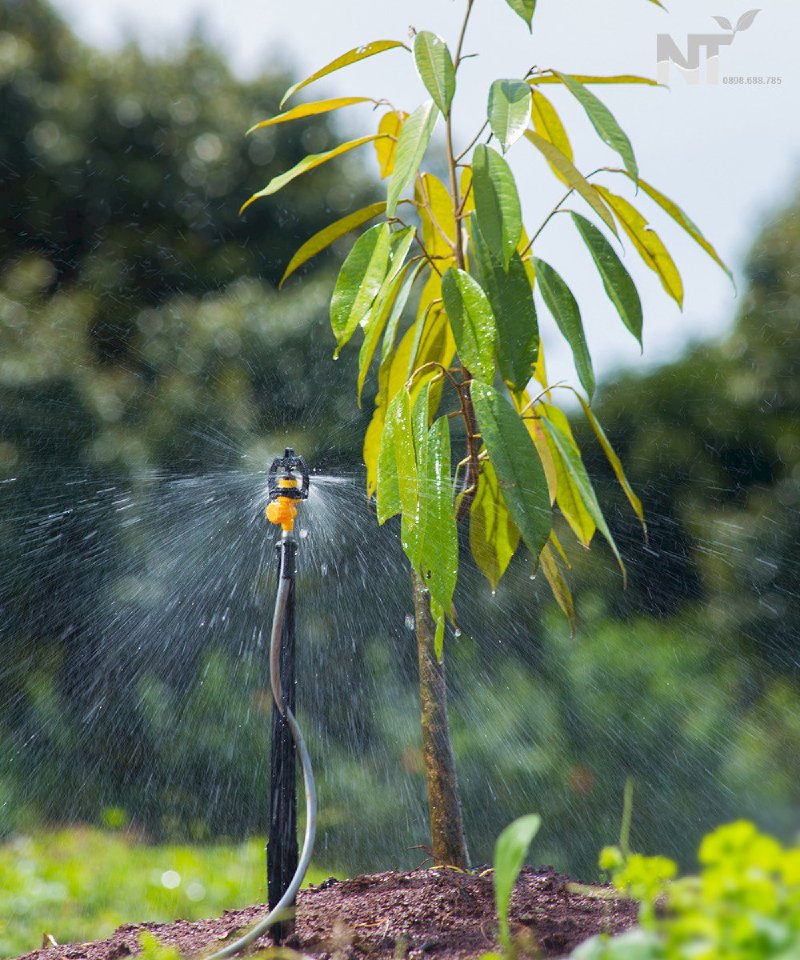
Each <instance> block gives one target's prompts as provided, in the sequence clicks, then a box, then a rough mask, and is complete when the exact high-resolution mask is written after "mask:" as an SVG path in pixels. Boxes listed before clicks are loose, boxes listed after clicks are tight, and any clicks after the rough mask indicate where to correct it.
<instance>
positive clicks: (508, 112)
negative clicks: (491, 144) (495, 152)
mask: <svg viewBox="0 0 800 960" xmlns="http://www.w3.org/2000/svg"><path fill="white" fill-rule="evenodd" d="M530 114H531V88H530V87H529V86H528V84H527V83H525V81H524V80H495V81H494V83H493V84H492V85H491V87H489V102H488V104H487V107H486V115H487V117H488V118H489V126H490V127H491V128H492V133H493V134H494V135H495V136H496V137H497V139H498V141H499V143H500V146H501V147H502V148H503V153H505V152H506V151H507V150H508V148H509V147H510V146H512V144H514V143H516V142H517V140H519V138H520V137H521V136H522V134H523V133H524V132H525V128H526V127H527V126H528V119H529V117H530Z"/></svg>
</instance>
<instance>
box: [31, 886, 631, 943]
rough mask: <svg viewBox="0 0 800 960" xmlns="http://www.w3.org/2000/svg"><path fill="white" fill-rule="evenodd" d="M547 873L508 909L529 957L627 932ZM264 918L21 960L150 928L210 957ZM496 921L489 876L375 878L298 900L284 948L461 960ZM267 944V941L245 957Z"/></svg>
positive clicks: (162, 926)
mask: <svg viewBox="0 0 800 960" xmlns="http://www.w3.org/2000/svg"><path fill="white" fill-rule="evenodd" d="M568 883H569V881H568V878H567V877H563V876H561V875H559V874H557V873H555V872H553V871H552V870H549V869H546V868H544V869H540V870H538V871H534V870H530V869H525V870H523V872H522V874H521V875H520V878H519V881H518V883H517V886H516V889H515V891H514V896H513V899H512V903H511V923H512V930H513V931H514V933H515V935H516V936H517V937H518V938H520V941H521V943H522V944H523V945H524V948H525V949H524V953H525V954H526V955H528V956H532V957H563V956H565V955H566V954H568V953H569V952H570V951H571V950H572V948H573V947H575V946H577V944H579V943H581V942H582V941H584V940H586V939H587V938H588V937H591V936H593V935H594V934H596V933H600V932H604V931H605V932H608V933H617V932H620V931H622V930H625V929H627V928H629V927H631V926H632V925H633V923H634V921H635V907H634V905H633V904H632V903H631V902H625V901H619V900H612V899H599V898H590V897H586V896H583V895H581V894H579V893H576V892H574V891H572V890H570V889H569V887H568ZM263 914H264V907H263V906H253V907H247V908H246V909H244V910H231V911H228V912H226V913H225V914H224V915H223V916H222V917H217V918H214V919H211V920H198V921H197V922H194V923H190V922H189V921H187V920H178V921H176V922H175V923H142V924H130V925H126V926H123V927H120V928H119V929H118V930H117V931H116V932H115V933H114V935H113V936H112V937H110V938H109V939H108V940H98V941H96V942H94V943H81V944H68V945H64V946H58V947H49V948H47V949H46V950H37V951H35V952H34V953H29V954H26V955H25V960H120V958H123V957H127V956H130V955H134V954H136V953H137V952H138V949H139V947H138V937H139V935H140V934H141V933H142V932H143V931H145V930H150V931H152V933H154V934H155V935H156V936H157V937H158V938H159V939H160V940H161V941H162V942H163V943H166V944H174V945H175V946H176V947H178V948H179V949H180V951H181V952H182V953H183V954H185V955H189V956H191V955H197V954H200V953H203V952H206V953H207V952H210V951H211V950H212V949H214V948H217V947H219V946H222V944H223V942H224V940H225V939H227V938H230V937H231V935H232V934H233V933H235V932H236V931H238V930H241V929H242V928H243V927H247V926H248V925H250V924H252V923H254V922H255V921H256V920H258V919H260V918H261V917H262V916H263ZM495 934H496V919H495V909H494V894H493V888H492V878H491V874H490V873H486V874H484V875H481V876H474V875H468V874H463V873H460V872H457V871H455V870H448V869H437V870H415V871H413V872H412V873H396V872H394V871H392V872H389V873H377V874H373V875H371V876H363V877H355V878H354V879H352V880H343V881H336V880H327V881H325V883H323V884H320V886H318V887H309V888H308V889H307V890H303V891H302V892H301V893H300V895H299V898H298V904H297V919H296V927H295V932H294V934H293V935H292V936H291V937H290V938H289V939H288V940H287V941H286V944H285V945H286V946H290V947H293V948H294V949H295V950H298V951H300V952H301V953H303V954H305V955H306V956H309V957H314V958H317V960H383V958H387V960H389V958H394V957H398V956H406V957H407V958H408V960H422V958H431V960H465V958H468V957H477V956H479V955H480V954H481V953H483V952H484V951H486V950H492V949H496V947H497V939H496V935H495ZM270 945H271V941H270V939H269V937H268V936H265V937H263V938H262V939H261V940H259V941H257V943H256V944H255V945H254V947H253V948H251V950H255V949H260V948H263V947H267V946H270Z"/></svg>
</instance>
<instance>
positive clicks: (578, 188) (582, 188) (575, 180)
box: [525, 130, 617, 235]
mask: <svg viewBox="0 0 800 960" xmlns="http://www.w3.org/2000/svg"><path fill="white" fill-rule="evenodd" d="M525 136H526V137H527V139H528V140H530V142H531V143H532V144H533V145H534V147H536V149H537V150H539V152H540V153H541V154H542V155H543V156H544V158H545V160H547V162H548V163H549V164H550V166H551V167H552V168H553V170H555V172H556V175H557V176H558V177H559V179H560V180H563V182H564V183H566V184H567V186H569V187H572V188H573V190H575V192H576V193H578V194H579V196H581V197H583V199H584V200H585V201H586V202H587V203H588V204H589V206H590V207H591V208H592V210H594V212H595V213H596V214H597V215H598V217H600V219H601V220H602V221H603V223H605V225H606V226H607V227H608V229H609V230H611V232H612V233H613V234H615V235H616V233H617V225H616V224H615V223H614V217H613V216H612V214H611V211H610V210H609V209H608V207H607V206H606V205H605V203H604V202H603V198H602V197H601V196H600V194H599V192H598V188H597V187H595V186H593V185H592V184H591V183H589V181H588V180H587V179H586V178H585V177H584V176H583V174H582V173H581V172H580V171H579V170H578V169H577V167H575V166H574V165H573V163H572V161H571V160H570V159H569V158H568V157H567V156H566V155H565V154H563V153H562V152H561V151H560V150H559V149H558V147H556V146H555V145H554V144H553V143H551V142H550V141H549V140H545V138H544V137H542V136H541V135H540V134H538V133H536V132H535V131H533V130H526V131H525Z"/></svg>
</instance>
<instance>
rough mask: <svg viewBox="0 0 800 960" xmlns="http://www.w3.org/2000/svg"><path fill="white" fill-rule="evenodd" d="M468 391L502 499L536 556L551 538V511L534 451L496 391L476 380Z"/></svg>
mask: <svg viewBox="0 0 800 960" xmlns="http://www.w3.org/2000/svg"><path fill="white" fill-rule="evenodd" d="M470 390H471V393H472V400H473V403H474V405H475V413H476V415H477V418H478V426H479V428H480V431H481V434H482V436H483V441H484V443H485V444H486V449H487V450H488V452H489V460H490V462H491V463H492V465H493V466H494V468H495V470H496V472H497V479H498V482H499V484H500V491H501V493H502V494H503V500H504V501H505V504H506V506H507V507H508V512H509V513H510V514H511V519H512V520H513V521H514V523H515V524H516V526H517V529H518V530H519V532H520V534H521V535H522V539H523V540H524V541H525V543H526V544H527V546H528V549H529V550H530V551H531V553H532V554H533V556H534V557H538V556H539V554H540V553H541V552H542V547H543V546H544V544H545V542H546V541H547V538H548V536H549V535H550V529H551V527H552V512H551V509H550V494H549V493H548V491H547V480H546V479H545V475H544V470H543V468H542V464H541V461H540V460H539V457H538V456H537V454H536V448H535V447H534V445H533V441H532V440H531V438H530V435H529V434H528V431H527V430H526V429H525V424H524V423H523V422H522V420H520V418H519V416H518V415H517V412H516V411H515V410H514V408H513V407H512V406H511V405H510V404H509V403H508V402H507V401H506V400H505V399H504V398H503V397H501V396H500V394H499V393H498V392H497V391H496V390H494V389H493V388H492V387H490V386H489V385H488V384H485V383H481V382H480V381H478V380H473V382H472V384H471V387H470Z"/></svg>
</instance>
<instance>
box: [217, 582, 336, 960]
mask: <svg viewBox="0 0 800 960" xmlns="http://www.w3.org/2000/svg"><path fill="white" fill-rule="evenodd" d="M289 583H290V581H289V580H288V579H286V578H284V577H282V576H280V574H279V580H278V595H277V597H276V598H275V613H274V615H273V617H272V636H271V637H270V643H269V673H270V684H271V686H272V696H273V698H274V700H275V704H276V706H277V707H278V710H280V712H281V714H282V716H284V717H285V718H286V722H287V723H288V724H289V729H290V730H291V732H292V738H293V739H294V742H295V746H296V747H297V751H298V753H299V754H300V763H301V765H302V768H303V783H304V785H305V793H306V835H305V838H304V840H303V849H302V850H301V851H300V861H299V863H298V864H297V870H295V873H294V876H293V877H292V882H291V883H290V884H289V886H288V887H287V889H286V893H284V895H283V896H282V897H281V899H280V900H279V901H278V903H276V904H275V906H274V907H273V909H272V910H270V912H269V913H268V914H267V915H266V916H265V917H263V918H262V919H261V920H259V921H258V923H256V924H255V925H254V926H252V927H251V928H250V929H249V930H248V931H247V933H245V934H243V935H242V936H241V937H239V939H238V940H234V941H233V943H229V944H228V945H227V946H225V947H223V948H222V949H221V950H217V952H216V953H212V954H210V955H209V956H207V957H206V958H205V960H223V957H232V956H234V954H237V953H239V952H240V951H242V950H244V949H245V947H249V946H250V944H251V943H253V941H254V940H257V939H258V938H259V937H260V936H261V935H262V934H264V933H266V932H267V930H269V928H270V927H272V926H274V925H275V924H276V923H278V922H279V921H281V920H284V919H285V917H284V916H283V913H284V912H285V911H286V909H287V908H288V907H289V906H290V905H291V904H292V903H293V901H294V898H295V897H296V896H297V891H298V890H299V889H300V884H301V883H302V882H303V877H304V876H305V875H306V870H308V865H309V863H310V862H311V855H312V853H313V851H314V840H315V839H316V835H317V788H316V785H315V783H314V772H313V771H312V769H311V758H310V757H309V755H308V749H307V748H306V742H305V740H304V739H303V734H302V733H301V731H300V727H299V726H298V724H297V720H295V717H294V714H293V713H292V711H291V710H290V709H289V707H288V706H287V705H286V704H285V703H284V701H283V694H282V693H281V671H280V644H281V632H282V631H283V622H284V620H285V618H286V600H287V598H288V596H289Z"/></svg>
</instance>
